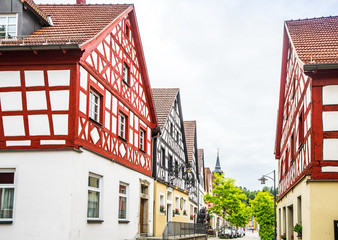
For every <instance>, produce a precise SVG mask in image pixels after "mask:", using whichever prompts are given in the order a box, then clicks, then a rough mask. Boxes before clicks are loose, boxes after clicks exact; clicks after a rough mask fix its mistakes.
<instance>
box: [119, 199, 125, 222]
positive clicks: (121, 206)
mask: <svg viewBox="0 0 338 240" xmlns="http://www.w3.org/2000/svg"><path fill="white" fill-rule="evenodd" d="M126 218H127V198H126V197H120V198H119V219H126Z"/></svg>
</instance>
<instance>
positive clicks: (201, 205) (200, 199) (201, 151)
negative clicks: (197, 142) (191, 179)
mask: <svg viewBox="0 0 338 240" xmlns="http://www.w3.org/2000/svg"><path fill="white" fill-rule="evenodd" d="M197 156H198V165H197V166H198V209H199V210H201V209H202V208H205V207H206V205H205V203H204V196H205V194H206V189H205V181H204V179H205V174H204V149H198V150H197Z"/></svg>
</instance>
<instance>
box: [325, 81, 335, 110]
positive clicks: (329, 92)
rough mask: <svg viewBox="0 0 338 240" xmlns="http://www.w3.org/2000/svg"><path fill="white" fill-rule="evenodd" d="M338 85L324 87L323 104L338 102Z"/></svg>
mask: <svg viewBox="0 0 338 240" xmlns="http://www.w3.org/2000/svg"><path fill="white" fill-rule="evenodd" d="M337 93H338V85H329V86H324V87H323V105H331V104H338V94H337Z"/></svg>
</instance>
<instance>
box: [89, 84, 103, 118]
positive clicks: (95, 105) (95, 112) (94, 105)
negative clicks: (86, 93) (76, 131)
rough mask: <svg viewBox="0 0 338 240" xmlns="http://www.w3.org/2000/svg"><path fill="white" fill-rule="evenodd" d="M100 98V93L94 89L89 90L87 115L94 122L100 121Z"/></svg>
mask: <svg viewBox="0 0 338 240" xmlns="http://www.w3.org/2000/svg"><path fill="white" fill-rule="evenodd" d="M100 100H101V97H100V95H99V94H98V93H96V92H95V91H94V90H90V98H89V117H90V118H91V119H93V120H94V121H96V122H99V121H100Z"/></svg>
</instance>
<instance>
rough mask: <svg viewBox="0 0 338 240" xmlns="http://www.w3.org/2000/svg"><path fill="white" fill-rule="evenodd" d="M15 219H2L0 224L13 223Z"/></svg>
mask: <svg viewBox="0 0 338 240" xmlns="http://www.w3.org/2000/svg"><path fill="white" fill-rule="evenodd" d="M12 223H13V220H4V221H0V224H12Z"/></svg>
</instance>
